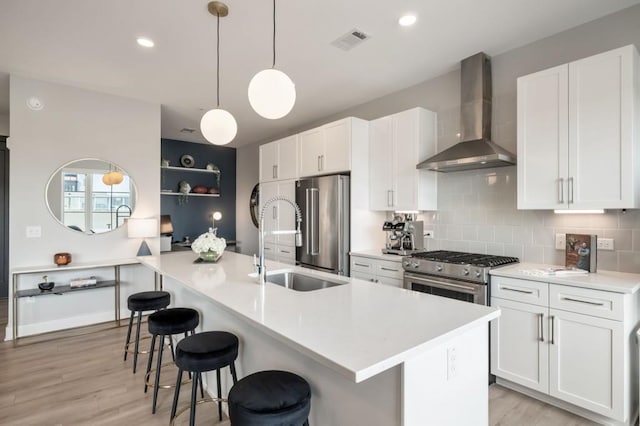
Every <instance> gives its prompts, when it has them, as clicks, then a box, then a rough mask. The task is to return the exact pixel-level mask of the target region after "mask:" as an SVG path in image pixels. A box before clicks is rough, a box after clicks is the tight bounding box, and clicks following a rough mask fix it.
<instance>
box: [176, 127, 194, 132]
mask: <svg viewBox="0 0 640 426" xmlns="http://www.w3.org/2000/svg"><path fill="white" fill-rule="evenodd" d="M195 131H196V129H192V128H190V127H183V128H182V129H180V133H194V132H195Z"/></svg>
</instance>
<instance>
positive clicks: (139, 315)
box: [133, 311, 142, 374]
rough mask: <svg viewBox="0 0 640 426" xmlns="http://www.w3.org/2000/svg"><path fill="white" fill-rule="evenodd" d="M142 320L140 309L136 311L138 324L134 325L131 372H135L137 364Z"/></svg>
mask: <svg viewBox="0 0 640 426" xmlns="http://www.w3.org/2000/svg"><path fill="white" fill-rule="evenodd" d="M141 322H142V311H139V312H138V324H137V326H136V344H135V347H134V348H135V351H134V353H133V374H136V367H137V366H138V348H139V347H140V323H141Z"/></svg>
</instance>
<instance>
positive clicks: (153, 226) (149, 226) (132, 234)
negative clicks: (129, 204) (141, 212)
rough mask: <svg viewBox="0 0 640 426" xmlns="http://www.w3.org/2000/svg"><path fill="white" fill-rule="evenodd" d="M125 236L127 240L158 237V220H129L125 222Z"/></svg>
mask: <svg viewBox="0 0 640 426" xmlns="http://www.w3.org/2000/svg"><path fill="white" fill-rule="evenodd" d="M127 235H128V236H129V238H150V237H155V236H157V235H158V220H157V219H154V218H151V219H134V218H132V219H129V220H127Z"/></svg>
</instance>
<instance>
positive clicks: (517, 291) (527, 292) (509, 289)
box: [500, 287, 533, 294]
mask: <svg viewBox="0 0 640 426" xmlns="http://www.w3.org/2000/svg"><path fill="white" fill-rule="evenodd" d="M500 288H501V289H502V290H508V291H515V292H516V293H524V294H533V291H532V290H520V289H517V288H510V287H500Z"/></svg>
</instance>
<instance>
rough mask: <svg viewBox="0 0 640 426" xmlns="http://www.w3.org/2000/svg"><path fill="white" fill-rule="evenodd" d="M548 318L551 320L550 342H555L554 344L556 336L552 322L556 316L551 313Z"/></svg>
mask: <svg viewBox="0 0 640 426" xmlns="http://www.w3.org/2000/svg"><path fill="white" fill-rule="evenodd" d="M549 319H550V320H551V344H552V345H555V344H556V342H555V337H556V328H555V326H554V323H555V319H556V317H555V316H554V315H551V316H550V317H549Z"/></svg>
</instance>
